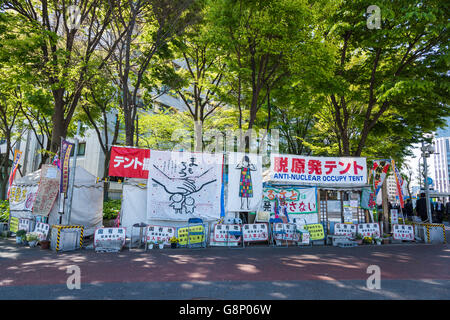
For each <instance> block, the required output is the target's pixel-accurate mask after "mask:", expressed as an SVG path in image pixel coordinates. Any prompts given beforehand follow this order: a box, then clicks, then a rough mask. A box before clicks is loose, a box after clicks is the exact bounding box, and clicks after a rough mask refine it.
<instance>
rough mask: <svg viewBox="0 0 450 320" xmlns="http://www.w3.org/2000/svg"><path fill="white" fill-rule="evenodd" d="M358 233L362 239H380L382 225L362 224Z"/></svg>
mask: <svg viewBox="0 0 450 320" xmlns="http://www.w3.org/2000/svg"><path fill="white" fill-rule="evenodd" d="M357 233H358V234H359V235H361V236H362V237H373V236H377V237H379V236H380V225H379V224H378V223H360V224H358V227H357Z"/></svg>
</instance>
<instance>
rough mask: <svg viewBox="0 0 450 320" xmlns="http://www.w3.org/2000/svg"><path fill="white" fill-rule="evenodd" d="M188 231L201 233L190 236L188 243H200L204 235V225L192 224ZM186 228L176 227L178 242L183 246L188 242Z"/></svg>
mask: <svg viewBox="0 0 450 320" xmlns="http://www.w3.org/2000/svg"><path fill="white" fill-rule="evenodd" d="M189 232H190V233H200V232H201V233H202V234H201V235H193V234H191V236H190V241H189V242H190V243H191V244H193V243H202V242H203V241H204V237H205V227H204V226H193V227H190V228H189ZM187 237H188V228H187V227H186V228H180V229H178V237H177V238H178V240H179V241H178V244H179V245H181V246H183V245H187V243H188V238H187Z"/></svg>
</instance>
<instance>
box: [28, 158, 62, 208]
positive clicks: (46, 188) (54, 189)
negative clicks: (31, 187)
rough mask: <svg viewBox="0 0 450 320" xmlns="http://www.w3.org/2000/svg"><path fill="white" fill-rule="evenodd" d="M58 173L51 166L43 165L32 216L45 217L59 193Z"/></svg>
mask: <svg viewBox="0 0 450 320" xmlns="http://www.w3.org/2000/svg"><path fill="white" fill-rule="evenodd" d="M59 183H60V171H59V170H58V168H57V167H55V166H52V165H43V166H42V169H41V180H40V181H39V187H38V191H37V195H36V199H35V200H34V205H33V214H36V215H40V216H45V217H47V216H48V215H49V213H50V211H51V210H52V207H53V204H54V203H55V200H56V197H57V196H58V193H59Z"/></svg>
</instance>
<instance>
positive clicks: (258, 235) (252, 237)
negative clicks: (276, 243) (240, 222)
mask: <svg viewBox="0 0 450 320" xmlns="http://www.w3.org/2000/svg"><path fill="white" fill-rule="evenodd" d="M242 233H243V235H244V241H245V242H252V241H267V240H269V229H268V227H267V223H252V224H244V227H243V231H242Z"/></svg>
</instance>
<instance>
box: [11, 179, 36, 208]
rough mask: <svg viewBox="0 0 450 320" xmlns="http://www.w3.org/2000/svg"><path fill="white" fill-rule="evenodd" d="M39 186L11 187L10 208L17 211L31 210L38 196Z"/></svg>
mask: <svg viewBox="0 0 450 320" xmlns="http://www.w3.org/2000/svg"><path fill="white" fill-rule="evenodd" d="M37 190H38V187H37V186H15V185H13V186H12V187H11V193H10V197H9V208H10V210H15V211H31V210H32V209H33V203H34V199H35V198H36V194H37Z"/></svg>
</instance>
